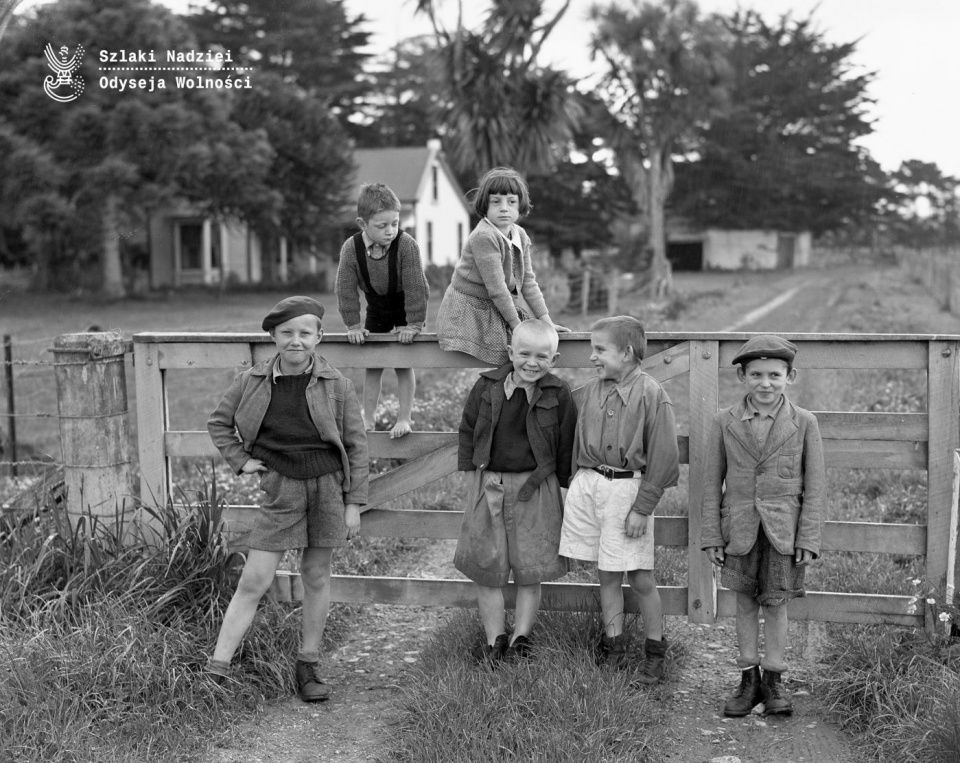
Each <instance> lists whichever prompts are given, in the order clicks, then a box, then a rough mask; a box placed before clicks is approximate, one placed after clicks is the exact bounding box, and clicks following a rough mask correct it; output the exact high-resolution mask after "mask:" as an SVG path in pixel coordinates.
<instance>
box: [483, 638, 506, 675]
mask: <svg viewBox="0 0 960 763" xmlns="http://www.w3.org/2000/svg"><path fill="white" fill-rule="evenodd" d="M509 643H510V637H509V636H508V635H507V634H506V633H501V634H500V635H499V636H497V638H496V639H495V640H494V642H493V645H490V644H484V645H483V660H484V662H486V663H487V664H488V665H490V667H495V666H496V664H497V663H498V662H502V661H503V658H504V657H506V655H507V645H508V644H509Z"/></svg>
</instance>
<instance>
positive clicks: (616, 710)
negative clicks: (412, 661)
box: [383, 612, 663, 763]
mask: <svg viewBox="0 0 960 763" xmlns="http://www.w3.org/2000/svg"><path fill="white" fill-rule="evenodd" d="M599 632H600V631H599V623H598V620H597V618H596V616H594V615H590V614H585V613H558V612H544V613H542V615H541V618H540V621H539V624H538V627H537V629H536V631H535V632H534V634H533V635H534V639H535V640H534V654H533V656H532V657H530V658H529V659H526V660H517V661H513V662H507V663H504V664H503V665H502V666H501V667H498V668H497V669H496V670H491V669H489V668H488V667H486V666H485V665H483V664H482V663H480V662H478V660H477V659H476V654H477V651H478V646H479V645H480V643H481V641H482V634H481V632H480V630H479V628H478V627H477V624H476V616H475V614H473V613H470V614H467V613H461V614H459V615H457V616H454V617H453V618H451V620H450V622H449V623H448V624H447V625H445V626H444V627H443V628H442V629H441V630H440V631H439V632H438V633H437V634H436V636H435V638H434V640H433V642H432V643H431V644H430V645H429V646H428V648H427V649H426V650H424V652H423V655H422V659H421V661H420V663H419V664H418V666H417V668H416V669H415V672H414V673H413V674H411V676H410V680H409V681H408V682H407V684H406V687H405V689H404V693H403V696H402V699H401V703H402V709H401V718H400V721H399V723H398V726H397V729H396V733H395V734H394V735H393V740H392V749H391V750H390V751H389V753H388V757H386V758H383V760H390V761H400V762H405V763H422V762H423V761H444V763H456V762H458V761H463V762H464V763H466V762H467V761H469V762H470V763H473V762H474V761H480V760H523V761H540V762H542V763H564V762H565V761H571V762H572V761H576V762H577V763H601V761H610V760H631V761H638V762H639V763H642V762H643V761H657V760H660V757H659V753H658V752H657V749H658V746H657V740H658V735H659V734H661V733H663V732H662V728H663V727H662V725H661V720H662V719H661V717H660V716H661V709H660V708H661V705H660V703H659V702H658V701H657V699H656V692H657V690H656V689H655V690H653V691H652V692H650V691H648V690H642V689H641V690H637V689H632V688H631V687H630V682H631V680H632V679H633V678H634V677H635V675H634V673H633V671H631V670H626V671H607V670H601V669H599V668H598V667H597V666H596V663H595V661H594V645H595V643H596V640H597V639H598V638H599Z"/></svg>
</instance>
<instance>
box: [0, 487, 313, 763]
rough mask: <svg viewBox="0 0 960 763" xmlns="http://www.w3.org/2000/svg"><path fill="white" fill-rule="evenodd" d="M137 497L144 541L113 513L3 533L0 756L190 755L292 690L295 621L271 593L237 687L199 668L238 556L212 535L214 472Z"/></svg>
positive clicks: (46, 519)
mask: <svg viewBox="0 0 960 763" xmlns="http://www.w3.org/2000/svg"><path fill="white" fill-rule="evenodd" d="M181 497H182V498H184V499H185V498H186V496H181ZM143 510H145V511H148V513H151V514H152V515H153V520H154V526H155V527H156V528H157V537H156V538H155V539H152V540H151V542H150V543H147V542H146V541H145V540H142V539H141V540H136V539H134V538H132V537H131V533H130V532H129V529H128V528H127V527H125V523H124V521H123V517H117V518H116V519H117V521H115V522H110V523H107V522H105V521H103V520H102V519H98V518H96V517H92V516H86V517H84V518H83V519H82V520H81V521H80V522H79V523H78V524H77V526H76V527H75V528H71V527H70V526H69V524H67V522H66V520H65V519H64V518H63V517H62V516H61V515H60V514H59V512H51V513H49V514H39V515H38V518H37V519H36V520H35V521H34V522H31V523H27V524H24V525H22V526H20V527H19V528H18V529H17V530H16V531H15V532H13V533H10V534H7V535H6V536H5V537H4V538H3V539H2V541H0V661H2V664H3V665H4V668H5V669H4V670H3V671H0V760H17V761H24V762H25V763H29V762H31V761H41V760H43V761H48V760H57V761H78V762H79V761H84V762H86V761H94V760H110V761H138V763H139V762H140V761H168V760H172V759H175V760H189V759H191V758H194V757H196V756H197V755H199V753H200V752H201V751H202V750H203V749H204V748H205V747H206V746H207V745H208V744H209V743H210V741H211V740H216V739H217V738H218V737H219V736H221V735H222V734H223V733H224V729H226V728H228V727H229V725H230V724H231V723H233V722H236V721H237V720H239V719H240V718H241V717H244V716H249V713H250V712H251V711H252V710H253V709H255V708H256V707H257V705H258V703H259V702H260V701H261V700H262V698H263V697H264V696H276V695H279V694H282V693H286V692H287V691H288V690H289V686H288V685H287V684H288V683H289V682H290V681H291V679H290V676H289V674H290V670H289V668H288V666H286V665H285V664H279V665H278V662H280V663H282V662H283V660H284V657H283V656H287V655H291V654H293V653H295V650H296V644H297V639H298V637H299V626H298V619H297V618H296V617H295V616H294V614H295V613H293V612H292V611H291V609H290V608H284V607H283V606H282V605H277V604H268V605H266V606H265V607H264V611H263V613H262V615H261V616H259V617H258V618H257V621H256V622H255V625H254V627H253V628H252V629H251V632H250V633H249V634H248V636H247V638H246V640H245V642H244V645H243V648H242V649H241V651H240V654H239V659H240V660H241V662H242V663H244V682H243V684H242V686H241V687H240V688H239V689H238V690H237V691H236V692H233V693H230V694H227V693H224V692H223V691H222V690H221V689H219V687H217V686H215V685H213V684H211V683H209V682H208V681H207V680H205V679H204V677H203V676H202V672H201V671H202V668H203V665H204V663H205V661H206V655H207V654H208V653H209V651H210V648H211V646H212V643H213V640H214V638H215V637H216V632H217V628H218V627H219V622H220V620H221V618H222V614H223V611H224V610H225V608H226V605H227V603H228V602H229V597H230V595H231V593H232V590H233V576H234V575H235V573H236V570H237V568H238V565H239V563H240V561H241V560H240V559H239V558H238V557H237V556H236V555H234V554H231V552H230V551H229V549H228V548H227V546H226V542H225V540H224V539H223V537H222V536H221V533H220V522H221V518H220V512H221V501H220V499H219V496H218V494H217V488H216V486H215V485H209V486H207V488H206V491H205V492H204V493H203V494H200V493H198V495H197V498H196V500H193V501H186V502H185V503H184V504H183V505H180V506H174V505H173V504H171V505H169V506H167V507H166V508H163V509H157V508H153V509H147V508H146V507H144V509H143ZM281 655H283V656H281Z"/></svg>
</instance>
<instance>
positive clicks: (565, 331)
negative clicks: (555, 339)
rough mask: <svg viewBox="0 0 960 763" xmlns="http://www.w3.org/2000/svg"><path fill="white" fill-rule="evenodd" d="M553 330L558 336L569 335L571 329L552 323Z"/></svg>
mask: <svg viewBox="0 0 960 763" xmlns="http://www.w3.org/2000/svg"><path fill="white" fill-rule="evenodd" d="M553 328H554V329H555V330H556V332H557V333H558V334H569V333H571V329H568V328H567V327H566V326H561V325H560V324H559V323H554V324H553Z"/></svg>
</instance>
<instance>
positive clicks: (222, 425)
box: [207, 297, 369, 702]
mask: <svg viewBox="0 0 960 763" xmlns="http://www.w3.org/2000/svg"><path fill="white" fill-rule="evenodd" d="M322 318H323V305H321V304H320V303H319V302H317V301H316V300H314V299H311V298H310V297H288V298H287V299H284V300H281V301H280V302H278V303H277V304H276V306H274V308H273V309H272V310H271V311H270V312H269V313H268V314H267V317H266V318H264V319H263V324H262V325H263V330H264V331H268V332H269V333H270V336H271V338H272V339H273V342H274V344H275V345H276V349H277V354H276V355H274V356H273V357H272V358H270V359H269V360H265V361H263V362H262V363H258V364H257V365H256V366H254V367H253V368H251V369H249V370H247V371H244V372H242V373H240V374H239V375H237V377H236V378H235V379H234V380H233V384H231V385H230V388H229V389H228V390H227V393H226V394H225V395H224V396H223V399H222V400H221V401H220V404H219V405H218V406H217V409H216V410H215V411H214V412H213V413H212V414H211V415H210V419H209V420H208V421H207V430H208V431H209V432H210V437H211V438H212V439H213V442H214V444H215V445H216V446H217V448H218V449H219V450H220V453H221V454H222V455H223V458H224V460H225V461H226V462H227V463H228V464H229V465H230V467H231V468H232V469H233V470H234V471H235V472H236V473H237V474H241V473H242V474H255V473H259V474H260V489H261V490H262V491H263V492H264V498H263V503H262V505H261V506H260V511H259V512H258V513H257V518H256V520H255V521H254V525H253V528H252V530H251V531H250V533H249V534H248V536H247V538H246V544H247V546H248V547H249V549H250V550H249V553H248V554H247V560H246V563H245V564H244V567H243V573H242V574H241V576H240V581H239V582H238V584H237V590H236V592H235V593H234V595H233V598H232V599H231V601H230V605H229V607H227V612H226V614H225V615H224V619H223V625H222V626H221V627H220V635H219V637H218V638H217V645H216V648H215V650H214V653H213V657H212V658H211V659H210V661H209V664H208V672H209V673H210V674H211V675H212V677H214V679H215V680H217V681H218V682H220V683H222V682H223V680H224V679H226V678H228V677H229V675H230V661H231V659H233V654H234V652H235V651H236V649H237V647H238V646H239V645H240V640H241V639H242V638H243V635H244V633H246V631H247V629H248V628H249V627H250V624H251V623H252V622H253V618H254V615H255V614H256V611H257V604H258V603H259V601H260V598H261V597H262V596H263V595H264V594H265V593H266V592H267V590H268V589H269V588H270V585H271V583H272V582H273V578H274V574H275V573H276V571H277V566H278V565H279V563H280V559H281V558H282V557H283V554H284V552H285V551H287V550H288V549H302V555H301V559H300V577H301V580H302V582H303V623H302V641H301V649H300V653H299V655H297V660H296V681H297V687H298V690H299V694H300V698H301V699H302V700H303V701H304V702H316V701H321V700H325V699H327V697H328V696H329V689H328V688H327V686H326V685H325V684H324V683H323V682H322V681H321V680H320V679H319V677H318V676H317V667H318V665H319V661H320V639H321V637H322V636H323V629H324V626H325V624H326V620H327V612H328V610H329V606H330V562H331V558H332V555H333V549H334V548H336V547H338V546H344V545H346V543H347V541H348V540H349V539H350V538H353V537H354V536H355V535H356V534H357V532H358V531H359V529H360V506H361V505H362V504H365V503H366V502H367V482H368V471H369V464H368V459H367V439H366V434H365V433H364V429H363V419H362V417H361V415H360V404H359V402H358V401H357V396H356V394H355V392H354V390H353V383H352V382H351V381H350V380H349V379H347V378H346V377H345V376H343V374H341V373H340V372H339V371H338V370H337V369H336V368H334V367H333V366H331V365H330V363H328V362H327V361H326V360H325V359H324V358H323V357H322V356H320V355H318V354H316V353H315V352H314V349H315V348H316V346H317V344H319V342H320V339H321V337H322V336H323V328H322V325H321V319H322Z"/></svg>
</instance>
